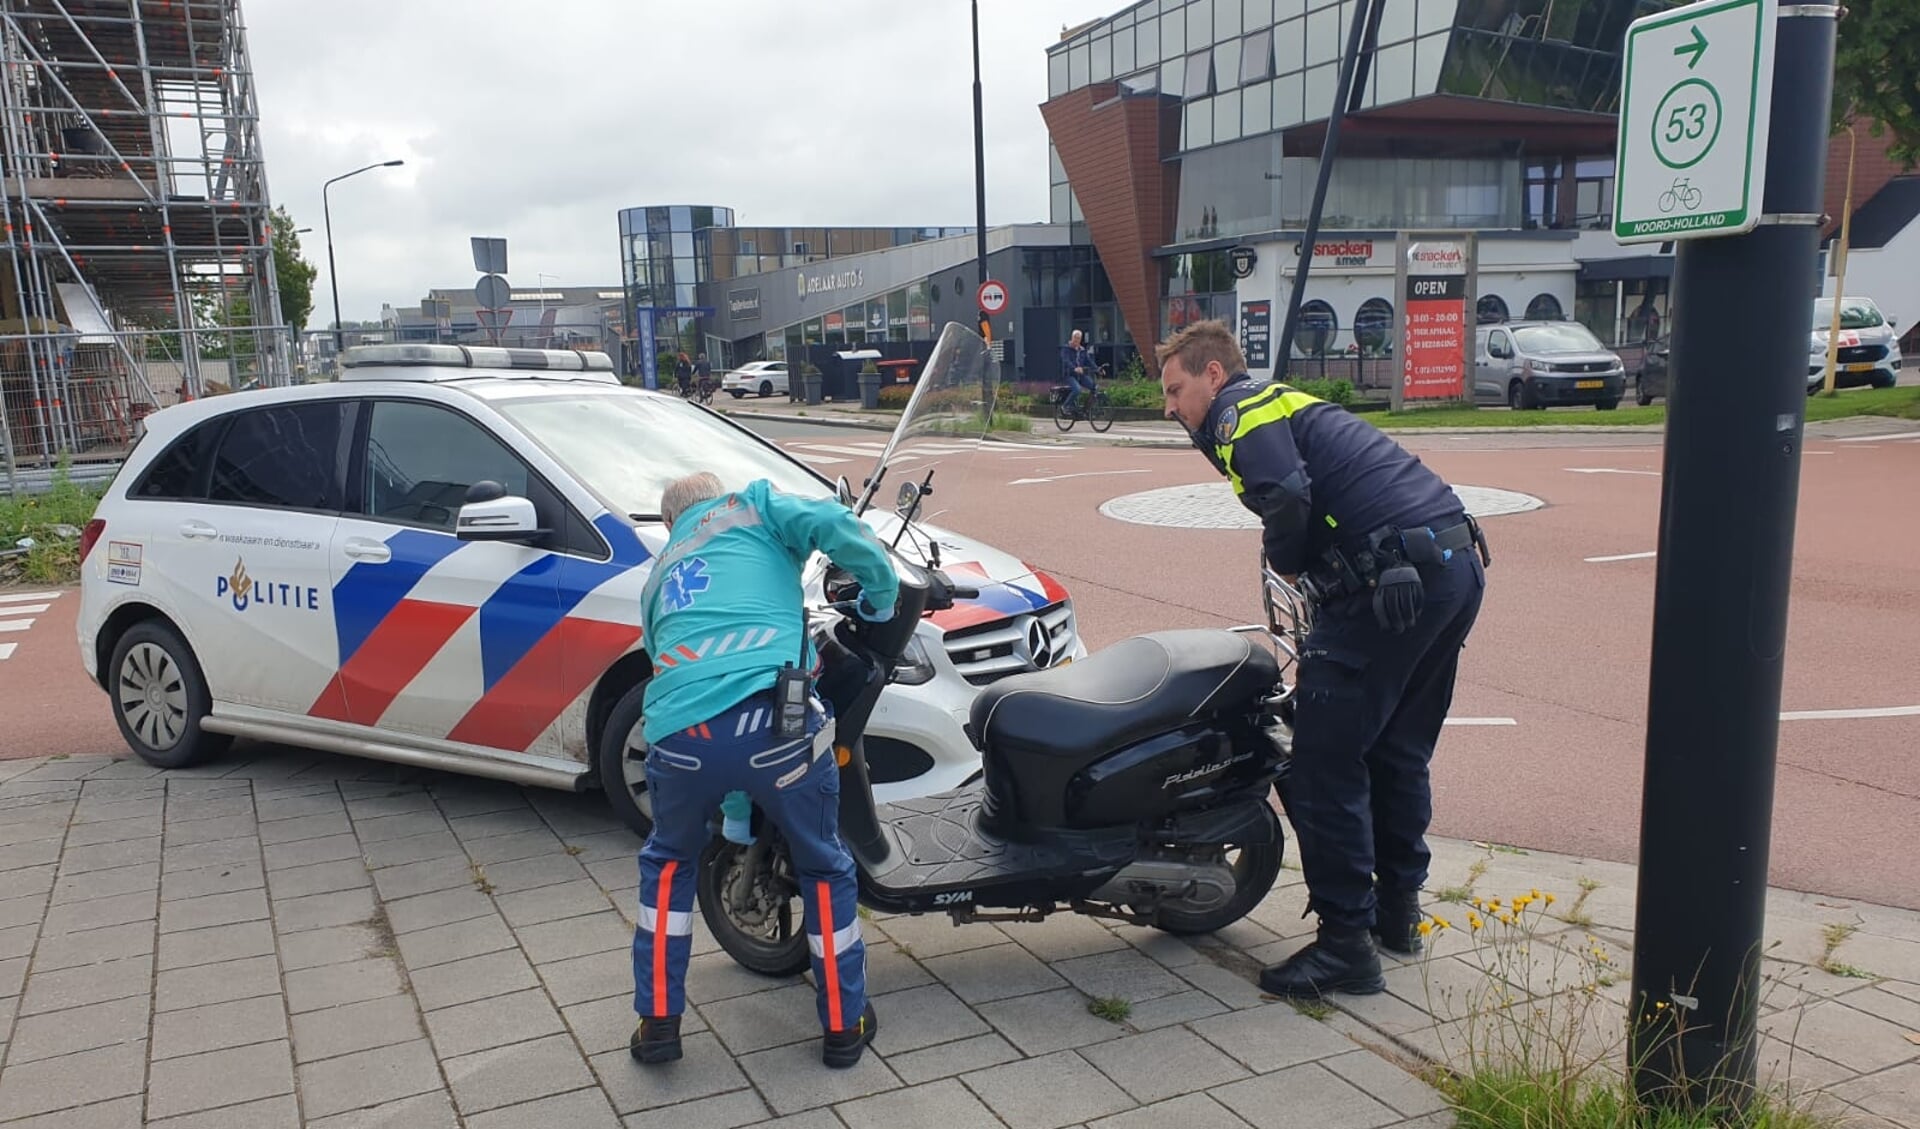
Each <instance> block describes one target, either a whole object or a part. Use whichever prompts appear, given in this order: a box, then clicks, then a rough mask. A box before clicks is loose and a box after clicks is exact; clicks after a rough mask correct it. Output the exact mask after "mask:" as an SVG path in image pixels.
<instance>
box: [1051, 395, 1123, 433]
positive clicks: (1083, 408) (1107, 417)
mask: <svg viewBox="0 0 1920 1129" xmlns="http://www.w3.org/2000/svg"><path fill="white" fill-rule="evenodd" d="M1053 391H1054V396H1053V425H1054V426H1055V427H1057V428H1059V429H1060V430H1062V431H1072V430H1073V425H1074V424H1075V423H1076V422H1078V421H1080V420H1083V419H1084V420H1086V421H1087V426H1088V427H1091V428H1093V429H1094V430H1095V431H1098V432H1101V433H1105V432H1106V430H1107V429H1108V428H1110V427H1112V426H1113V400H1112V399H1111V398H1110V397H1108V395H1107V392H1106V389H1104V388H1097V387H1096V388H1095V389H1094V390H1093V391H1091V392H1086V393H1083V394H1082V395H1081V397H1080V404H1079V406H1078V407H1075V408H1072V409H1069V408H1068V407H1067V397H1068V396H1070V395H1072V392H1073V386H1072V385H1070V384H1061V385H1057V386H1055V388H1054V390H1053Z"/></svg>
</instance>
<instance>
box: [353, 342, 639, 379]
mask: <svg viewBox="0 0 1920 1129" xmlns="http://www.w3.org/2000/svg"><path fill="white" fill-rule="evenodd" d="M340 367H341V369H342V370H343V373H342V379H362V380H377V379H387V380H460V379H467V378H468V377H469V375H472V376H479V375H483V374H482V373H478V372H471V370H475V369H481V370H488V374H491V375H509V374H511V375H519V374H527V375H532V374H536V373H555V374H559V373H569V372H588V373H596V374H600V373H605V374H607V375H606V376H604V377H596V378H595V379H600V380H604V381H606V382H611V383H617V378H616V377H614V376H613V375H612V374H613V358H612V357H610V356H608V355H607V354H606V353H603V352H597V351H595V352H588V351H585V350H580V349H516V348H506V347H498V346H469V345H426V344H399V345H355V346H353V347H352V348H350V349H348V350H346V351H345V352H343V353H341V354H340ZM396 368H411V369H428V370H434V369H439V370H458V372H457V374H456V372H451V371H449V372H445V373H444V375H436V374H434V373H432V372H426V373H420V374H412V373H409V374H404V375H402V374H395V373H392V372H390V371H380V370H391V369H396ZM354 369H363V370H376V371H368V372H364V373H353V372H351V371H350V370H354Z"/></svg>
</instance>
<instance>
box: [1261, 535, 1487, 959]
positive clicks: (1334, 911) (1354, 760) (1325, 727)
mask: <svg viewBox="0 0 1920 1129" xmlns="http://www.w3.org/2000/svg"><path fill="white" fill-rule="evenodd" d="M1420 576H1421V581H1422V583H1423V585H1424V587H1425V606H1424V608H1423V609H1422V611H1421V614H1420V618H1419V620H1418V621H1417V622H1416V623H1415V624H1414V625H1413V626H1412V627H1410V628H1408V629H1407V631H1406V632H1405V633H1403V634H1399V635H1395V634H1392V633H1390V632H1388V631H1387V630H1386V629H1384V628H1382V627H1381V626H1380V625H1379V623H1378V621H1376V620H1375V618H1374V612H1373V602H1372V592H1371V590H1368V591H1365V592H1361V593H1358V594H1356V595H1352V596H1348V597H1345V598H1338V599H1333V600H1329V601H1328V602H1327V603H1326V604H1324V605H1322V606H1321V607H1319V608H1318V609H1316V611H1315V613H1314V626H1313V630H1312V632H1311V633H1310V634H1309V635H1308V637H1307V645H1306V655H1305V657H1304V660H1303V661H1302V663H1301V664H1300V673H1299V676H1298V677H1299V683H1298V694H1297V697H1296V700H1295V707H1294V708H1295V713H1294V743H1293V762H1292V765H1291V767H1290V768H1289V769H1288V774H1287V777H1286V778H1285V779H1284V781H1283V787H1282V794H1281V798H1282V802H1283V804H1284V805H1285V807H1286V810H1287V816H1288V818H1289V819H1290V820H1292V822H1293V825H1294V832H1295V834H1296V835H1297V836H1298V837H1299V840H1300V862H1301V867H1302V869H1303V870H1304V871H1305V874H1306V879H1307V891H1308V906H1309V908H1310V909H1311V910H1312V911H1313V912H1315V913H1317V914H1318V915H1319V917H1320V920H1321V922H1322V923H1323V924H1326V925H1330V926H1333V927H1335V928H1339V929H1366V928H1370V927H1371V926H1372V925H1373V923H1374V906H1375V901H1376V899H1375V895H1374V877H1375V875H1377V876H1378V879H1379V886H1380V889H1381V890H1383V891H1401V892H1409V891H1414V890H1418V889H1419V888H1420V887H1421V886H1422V885H1423V884H1424V883H1425V882H1426V880H1427V867H1428V865H1429V863H1430V861H1431V858H1432V855H1431V853H1430V852H1429V851H1428V849H1427V844H1426V831H1427V825H1428V823H1429V822H1431V820H1432V818H1433V796H1432V791H1431V786H1430V782H1429V777H1428V764H1429V762H1430V761H1431V760H1432V757H1433V746H1434V743H1435V742H1436V741H1437V740H1438V739H1439V736H1440V725H1441V722H1443V721H1444V720H1445V719H1446V716H1447V710H1448V709H1449V707H1450V706H1451V705H1452V703H1453V682H1454V674H1455V672H1456V670H1457V669H1458V664H1459V656H1460V649H1461V647H1462V646H1463V645H1464V643H1465V642H1466V638H1467V633H1468V632H1469V631H1470V630H1471V629H1472V627H1473V623H1474V619H1475V617H1477V616H1478V615H1479V612H1480V600H1481V596H1482V594H1483V592H1484V589H1485V586H1486V573H1485V572H1484V570H1483V569H1482V566H1481V562H1480V559H1479V558H1478V557H1477V556H1475V555H1474V553H1473V551H1472V550H1471V549H1467V550H1464V551H1456V552H1454V553H1453V554H1452V555H1451V557H1450V559H1448V560H1447V561H1445V562H1443V563H1441V564H1438V565H1422V566H1420Z"/></svg>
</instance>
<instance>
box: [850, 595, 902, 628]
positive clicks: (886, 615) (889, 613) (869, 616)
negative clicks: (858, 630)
mask: <svg viewBox="0 0 1920 1129" xmlns="http://www.w3.org/2000/svg"><path fill="white" fill-rule="evenodd" d="M853 610H854V611H856V612H859V613H860V618H861V619H864V620H866V621H867V622H868V623H885V622H886V621H888V620H890V619H892V618H893V605H891V604H889V605H887V610H886V611H884V612H883V611H880V610H879V609H877V608H875V607H874V606H873V605H872V604H870V603H868V602H867V594H866V593H865V592H862V593H860V601H859V603H857V604H855V605H854V609H853Z"/></svg>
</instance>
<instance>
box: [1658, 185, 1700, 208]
mask: <svg viewBox="0 0 1920 1129" xmlns="http://www.w3.org/2000/svg"><path fill="white" fill-rule="evenodd" d="M1699 206H1700V190H1699V189H1698V188H1695V187H1694V186H1693V184H1692V183H1691V182H1690V181H1689V180H1688V178H1686V177H1684V176H1683V177H1677V178H1675V179H1674V182H1673V184H1672V185H1671V186H1670V187H1668V189H1667V190H1666V191H1665V192H1662V193H1661V194H1660V210H1661V211H1663V212H1671V211H1673V209H1674V208H1675V207H1680V208H1684V209H1686V210H1687V211H1689V212H1691V211H1693V210H1694V209H1695V208H1697V207H1699Z"/></svg>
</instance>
